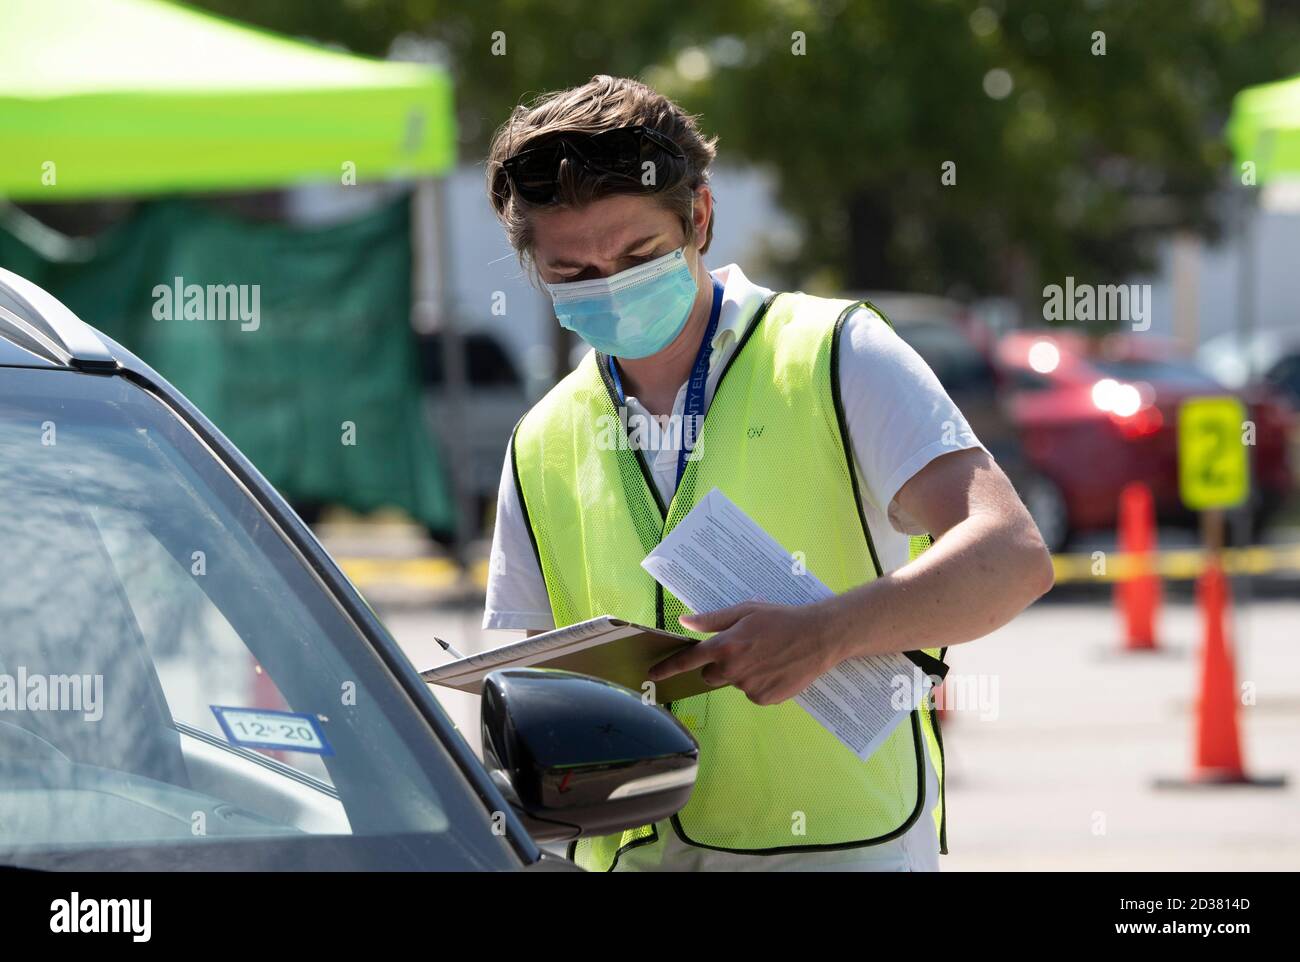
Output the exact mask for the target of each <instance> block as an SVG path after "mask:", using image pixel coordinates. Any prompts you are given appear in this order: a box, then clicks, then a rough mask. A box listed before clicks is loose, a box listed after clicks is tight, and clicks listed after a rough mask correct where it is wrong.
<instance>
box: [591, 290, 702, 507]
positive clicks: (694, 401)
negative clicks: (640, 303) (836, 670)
mask: <svg viewBox="0 0 1300 962" xmlns="http://www.w3.org/2000/svg"><path fill="white" fill-rule="evenodd" d="M721 314H722V285H721V284H720V283H719V282H718V280H717V278H714V279H713V308H712V310H710V311H709V326H708V327H706V328H705V329H704V339H703V340H702V341H700V349H699V350H698V351H697V352H696V354H695V364H694V365H693V366H692V367H691V377H690V380H688V381H687V382H686V397H685V399H684V403H683V404H682V447H681V450H680V451H678V452H677V482H676V483H677V484H681V483H682V475H683V474H685V473H686V459H687V457H688V456H689V455H690V452H691V449H692V448H694V447H695V441H696V430H695V426H696V423H697V421H698V420H699V416H700V415H702V414H703V413H704V386H705V384H706V383H707V382H708V379H709V355H710V354H712V353H713V336H714V334H715V333H716V332H717V330H718V317H719V316H720V315H721ZM609 374H610V378H611V379H612V380H613V382H614V390H615V391H616V392H617V394H618V403H619V404H620V405H625V404H627V397H626V396H625V395H624V394H623V382H622V380H621V379H620V378H619V376H618V365H617V364H615V363H614V358H612V357H611V358H610V359H609Z"/></svg>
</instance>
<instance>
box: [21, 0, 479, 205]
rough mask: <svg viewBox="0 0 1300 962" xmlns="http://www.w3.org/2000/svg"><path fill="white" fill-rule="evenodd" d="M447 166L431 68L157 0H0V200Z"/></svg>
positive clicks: (448, 96)
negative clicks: (297, 38) (333, 47)
mask: <svg viewBox="0 0 1300 962" xmlns="http://www.w3.org/2000/svg"><path fill="white" fill-rule="evenodd" d="M454 161H455V126H454V115H453V107H452V90H451V80H450V78H449V77H448V76H447V74H446V73H445V72H443V71H441V70H438V69H437V68H433V67H428V66H423V65H417V64H409V63H394V62H385V61H379V60H371V59H367V58H363V57H357V56H353V55H351V54H346V53H339V52H335V51H332V50H326V49H323V48H320V47H316V46H312V45H310V44H307V43H302V42H299V41H295V40H289V39H286V38H283V37H279V36H275V35H273V34H269V33H265V32H263V31H260V30H255V29H252V28H249V27H245V26H243V25H240V24H237V23H234V22H232V21H229V20H224V19H221V18H219V17H214V16H211V15H208V14H205V13H200V12H198V11H196V10H193V9H190V8H188V7H183V6H178V5H176V4H172V3H166V2H162V0H3V3H0V196H7V197H10V198H13V199H17V200H46V201H58V200H73V199H80V198H85V197H96V196H106V195H122V194H127V195H136V194H153V193H162V192H170V191H181V190H222V189H235V188H245V189H256V188H269V187H278V186H284V185H287V184H290V183H296V182H299V181H304V180H310V179H323V178H330V179H332V178H337V177H342V176H343V175H344V172H345V170H350V169H355V172H356V180H357V182H359V183H360V182H364V181H367V180H377V179H381V178H393V177H405V176H425V175H429V174H437V173H441V172H443V171H445V170H447V169H449V168H450V167H451V166H452V164H453V163H454ZM348 164H351V165H355V166H354V167H347V166H345V165H348Z"/></svg>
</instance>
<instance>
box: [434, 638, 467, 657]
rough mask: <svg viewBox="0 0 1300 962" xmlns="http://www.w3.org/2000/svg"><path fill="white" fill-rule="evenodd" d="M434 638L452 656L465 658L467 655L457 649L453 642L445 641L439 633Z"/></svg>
mask: <svg viewBox="0 0 1300 962" xmlns="http://www.w3.org/2000/svg"><path fill="white" fill-rule="evenodd" d="M433 640H434V641H436V642H437V643H438V644H439V645H441V646H442V650H443V651H445V652H446V653H447V654H449V655H451V657H453V658H464V657H465V656H464V655H462V654H461V653H460V652H459V651H457V650H456V648H455V647H454V646H453V645H452V644H451V642H449V641H443V640H442V639H441V638H439V637H438V636H437V635H434V636H433Z"/></svg>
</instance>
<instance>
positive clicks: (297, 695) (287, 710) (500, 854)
mask: <svg viewBox="0 0 1300 962" xmlns="http://www.w3.org/2000/svg"><path fill="white" fill-rule="evenodd" d="M0 486H2V490H3V492H4V496H3V498H0V546H2V548H0V629H2V630H3V634H2V635H0V864H10V865H24V866H36V867H50V866H59V865H64V866H71V867H78V868H101V867H102V868H123V867H125V868H137V867H138V868H176V867H194V868H242V869H267V868H298V869H321V868H377V867H384V868H394V867H397V868H472V867H505V866H508V865H510V864H517V863H516V862H513V861H512V860H513V856H512V855H511V854H510V852H509V849H508V848H507V846H506V844H505V842H504V840H503V839H502V838H501V837H500V836H499V833H494V832H493V831H492V826H493V824H494V822H493V820H492V817H491V813H489V812H488V811H487V809H486V806H484V805H483V804H482V802H481V801H480V799H479V797H478V796H477V795H476V794H475V793H474V791H473V789H472V787H471V786H470V784H469V783H468V782H467V781H466V779H465V778H464V776H463V774H462V773H461V772H460V770H459V769H458V768H457V767H456V764H455V763H454V762H453V761H452V759H451V756H450V755H449V754H448V752H447V751H446V749H445V747H444V746H443V745H442V744H441V742H440V741H439V740H438V738H437V735H436V734H435V731H434V729H433V728H432V727H431V726H430V724H429V723H428V721H427V720H426V719H425V718H424V717H423V716H421V715H420V713H419V710H418V709H417V708H416V706H415V705H414V703H413V702H412V701H411V700H410V699H409V698H408V696H407V695H406V694H405V693H404V692H403V691H402V689H401V688H400V686H399V685H398V683H397V681H396V679H395V678H394V677H393V676H392V674H391V672H390V671H389V670H388V669H387V668H386V666H385V665H384V663H383V662H382V660H381V659H380V657H379V655H378V654H377V653H376V652H375V650H374V648H373V647H372V646H371V645H370V644H369V642H368V641H367V640H366V638H365V637H364V635H362V633H361V632H360V630H359V629H358V628H357V627H356V626H355V624H354V623H353V622H352V621H351V620H350V619H349V618H348V617H347V616H346V615H345V614H344V612H343V610H342V608H341V607H340V606H339V605H338V603H337V601H336V600H335V598H334V596H333V595H332V594H331V593H330V592H329V591H328V590H326V588H325V587H324V586H323V585H322V583H321V582H319V581H318V580H317V579H316V576H315V575H314V574H313V572H312V570H311V569H310V568H309V567H308V565H307V564H306V563H305V562H304V561H303V559H302V558H301V556H300V555H299V554H298V553H297V551H296V550H295V549H294V548H293V547H292V546H291V545H290V544H289V542H288V541H287V540H286V539H285V538H284V536H283V535H282V534H281V532H280V530H279V529H278V528H277V527H276V526H275V525H274V524H273V523H272V522H271V521H270V520H269V518H268V517H267V515H265V514H264V513H263V512H262V510H261V509H260V507H259V506H258V505H257V503H256V502H255V501H254V500H253V499H252V497H251V496H250V495H249V494H248V493H247V492H246V491H245V489H244V488H243V487H242V486H241V485H240V483H239V482H238V481H237V480H236V479H235V478H234V477H233V476H232V475H231V474H230V473H229V472H228V471H227V470H226V469H225V467H224V465H223V464H222V463H221V462H220V461H219V460H218V459H217V458H216V457H215V456H214V455H213V454H212V452H211V451H210V450H209V449H208V448H207V447H206V446H205V445H204V443H203V442H202V441H201V440H200V439H199V438H198V437H197V436H196V435H195V434H194V433H193V432H192V431H191V430H190V429H189V427H188V426H187V425H186V424H185V423H184V422H183V421H182V420H181V419H180V418H179V417H177V416H176V414H175V413H174V412H173V411H172V410H171V409H170V408H169V407H168V406H167V405H166V404H165V403H164V402H163V401H162V400H160V399H159V398H158V397H156V396H154V395H153V394H151V393H149V392H148V391H146V390H145V389H143V388H141V387H139V386H137V385H136V384H134V383H132V382H130V381H128V380H126V379H125V378H122V377H117V376H96V375H85V374H78V373H73V372H70V371H45V370H35V369H27V370H24V369H15V368H0Z"/></svg>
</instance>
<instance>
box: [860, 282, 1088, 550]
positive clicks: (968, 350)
mask: <svg viewBox="0 0 1300 962" xmlns="http://www.w3.org/2000/svg"><path fill="white" fill-rule="evenodd" d="M847 296H849V297H856V296H858V295H847ZM864 299H865V300H868V301H870V302H871V304H872V305H873V306H875V307H876V308H877V309H878V310H879V311H880V312H881V313H882V314H884V316H885V317H886V318H887V319H888V320H889V322H890V323H891V324H892V325H893V326H894V329H895V330H896V331H897V332H898V334H899V336H900V337H902V338H903V340H905V341H906V342H907V343H908V344H909V345H911V347H912V348H913V349H914V350H915V351H916V352H917V353H918V354H920V355H921V357H922V358H923V359H924V360H925V362H926V363H927V364H929V365H930V368H931V370H933V371H934V373H935V374H936V375H937V376H938V378H939V381H940V383H941V384H943V386H944V388H945V389H946V390H947V392H948V394H949V395H950V396H951V397H952V399H953V400H954V401H955V402H956V403H957V406H958V407H959V408H961V411H962V413H963V414H965V416H966V420H967V421H969V422H970V426H971V430H973V431H974V432H975V436H976V437H978V438H979V439H980V441H981V442H982V443H983V444H984V446H985V447H986V448H987V449H988V451H989V453H990V454H991V455H993V457H994V458H995V459H996V460H997V462H998V464H999V465H1000V466H1001V467H1002V470H1003V471H1005V472H1006V473H1007V476H1008V477H1009V478H1010V479H1011V483H1012V484H1013V485H1014V486H1015V489H1016V491H1017V492H1018V493H1019V495H1020V498H1021V500H1022V501H1024V503H1025V506H1026V507H1027V508H1028V509H1029V513H1030V515H1031V516H1032V517H1033V519H1034V522H1035V523H1036V524H1037V525H1038V529H1039V531H1040V532H1041V533H1042V535H1043V540H1044V541H1045V542H1046V543H1047V546H1048V548H1049V549H1050V550H1053V551H1056V550H1059V549H1060V548H1061V546H1062V545H1063V544H1064V543H1065V537H1066V534H1067V518H1066V508H1065V504H1064V500H1063V496H1062V494H1061V490H1060V488H1059V487H1058V486H1057V485H1056V484H1055V483H1054V482H1053V481H1052V480H1051V479H1050V477H1048V476H1047V475H1045V474H1043V473H1042V472H1041V471H1040V470H1038V469H1037V467H1036V466H1035V465H1034V464H1033V463H1032V462H1031V461H1030V460H1029V459H1028V458H1027V457H1026V455H1025V451H1024V446H1023V444H1022V443H1021V438H1020V434H1019V431H1018V430H1017V427H1016V425H1015V424H1014V423H1013V422H1012V420H1011V417H1010V415H1009V413H1008V411H1007V408H1006V403H1005V401H1004V399H1003V398H1002V396H1001V390H1000V388H1001V380H1002V378H1001V375H1000V374H999V372H998V370H997V368H996V367H995V365H994V364H993V360H992V358H991V356H990V354H989V345H990V343H991V338H990V336H989V333H988V331H987V330H986V329H985V328H984V327H983V326H982V325H981V324H980V323H979V322H978V321H976V320H975V319H974V318H973V317H971V316H970V315H969V314H968V313H967V311H966V310H965V308H964V307H963V305H961V304H960V303H959V302H957V301H953V300H949V299H947V298H942V297H931V296H928V295H922V294H901V293H879V294H869V295H865V297H864Z"/></svg>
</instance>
